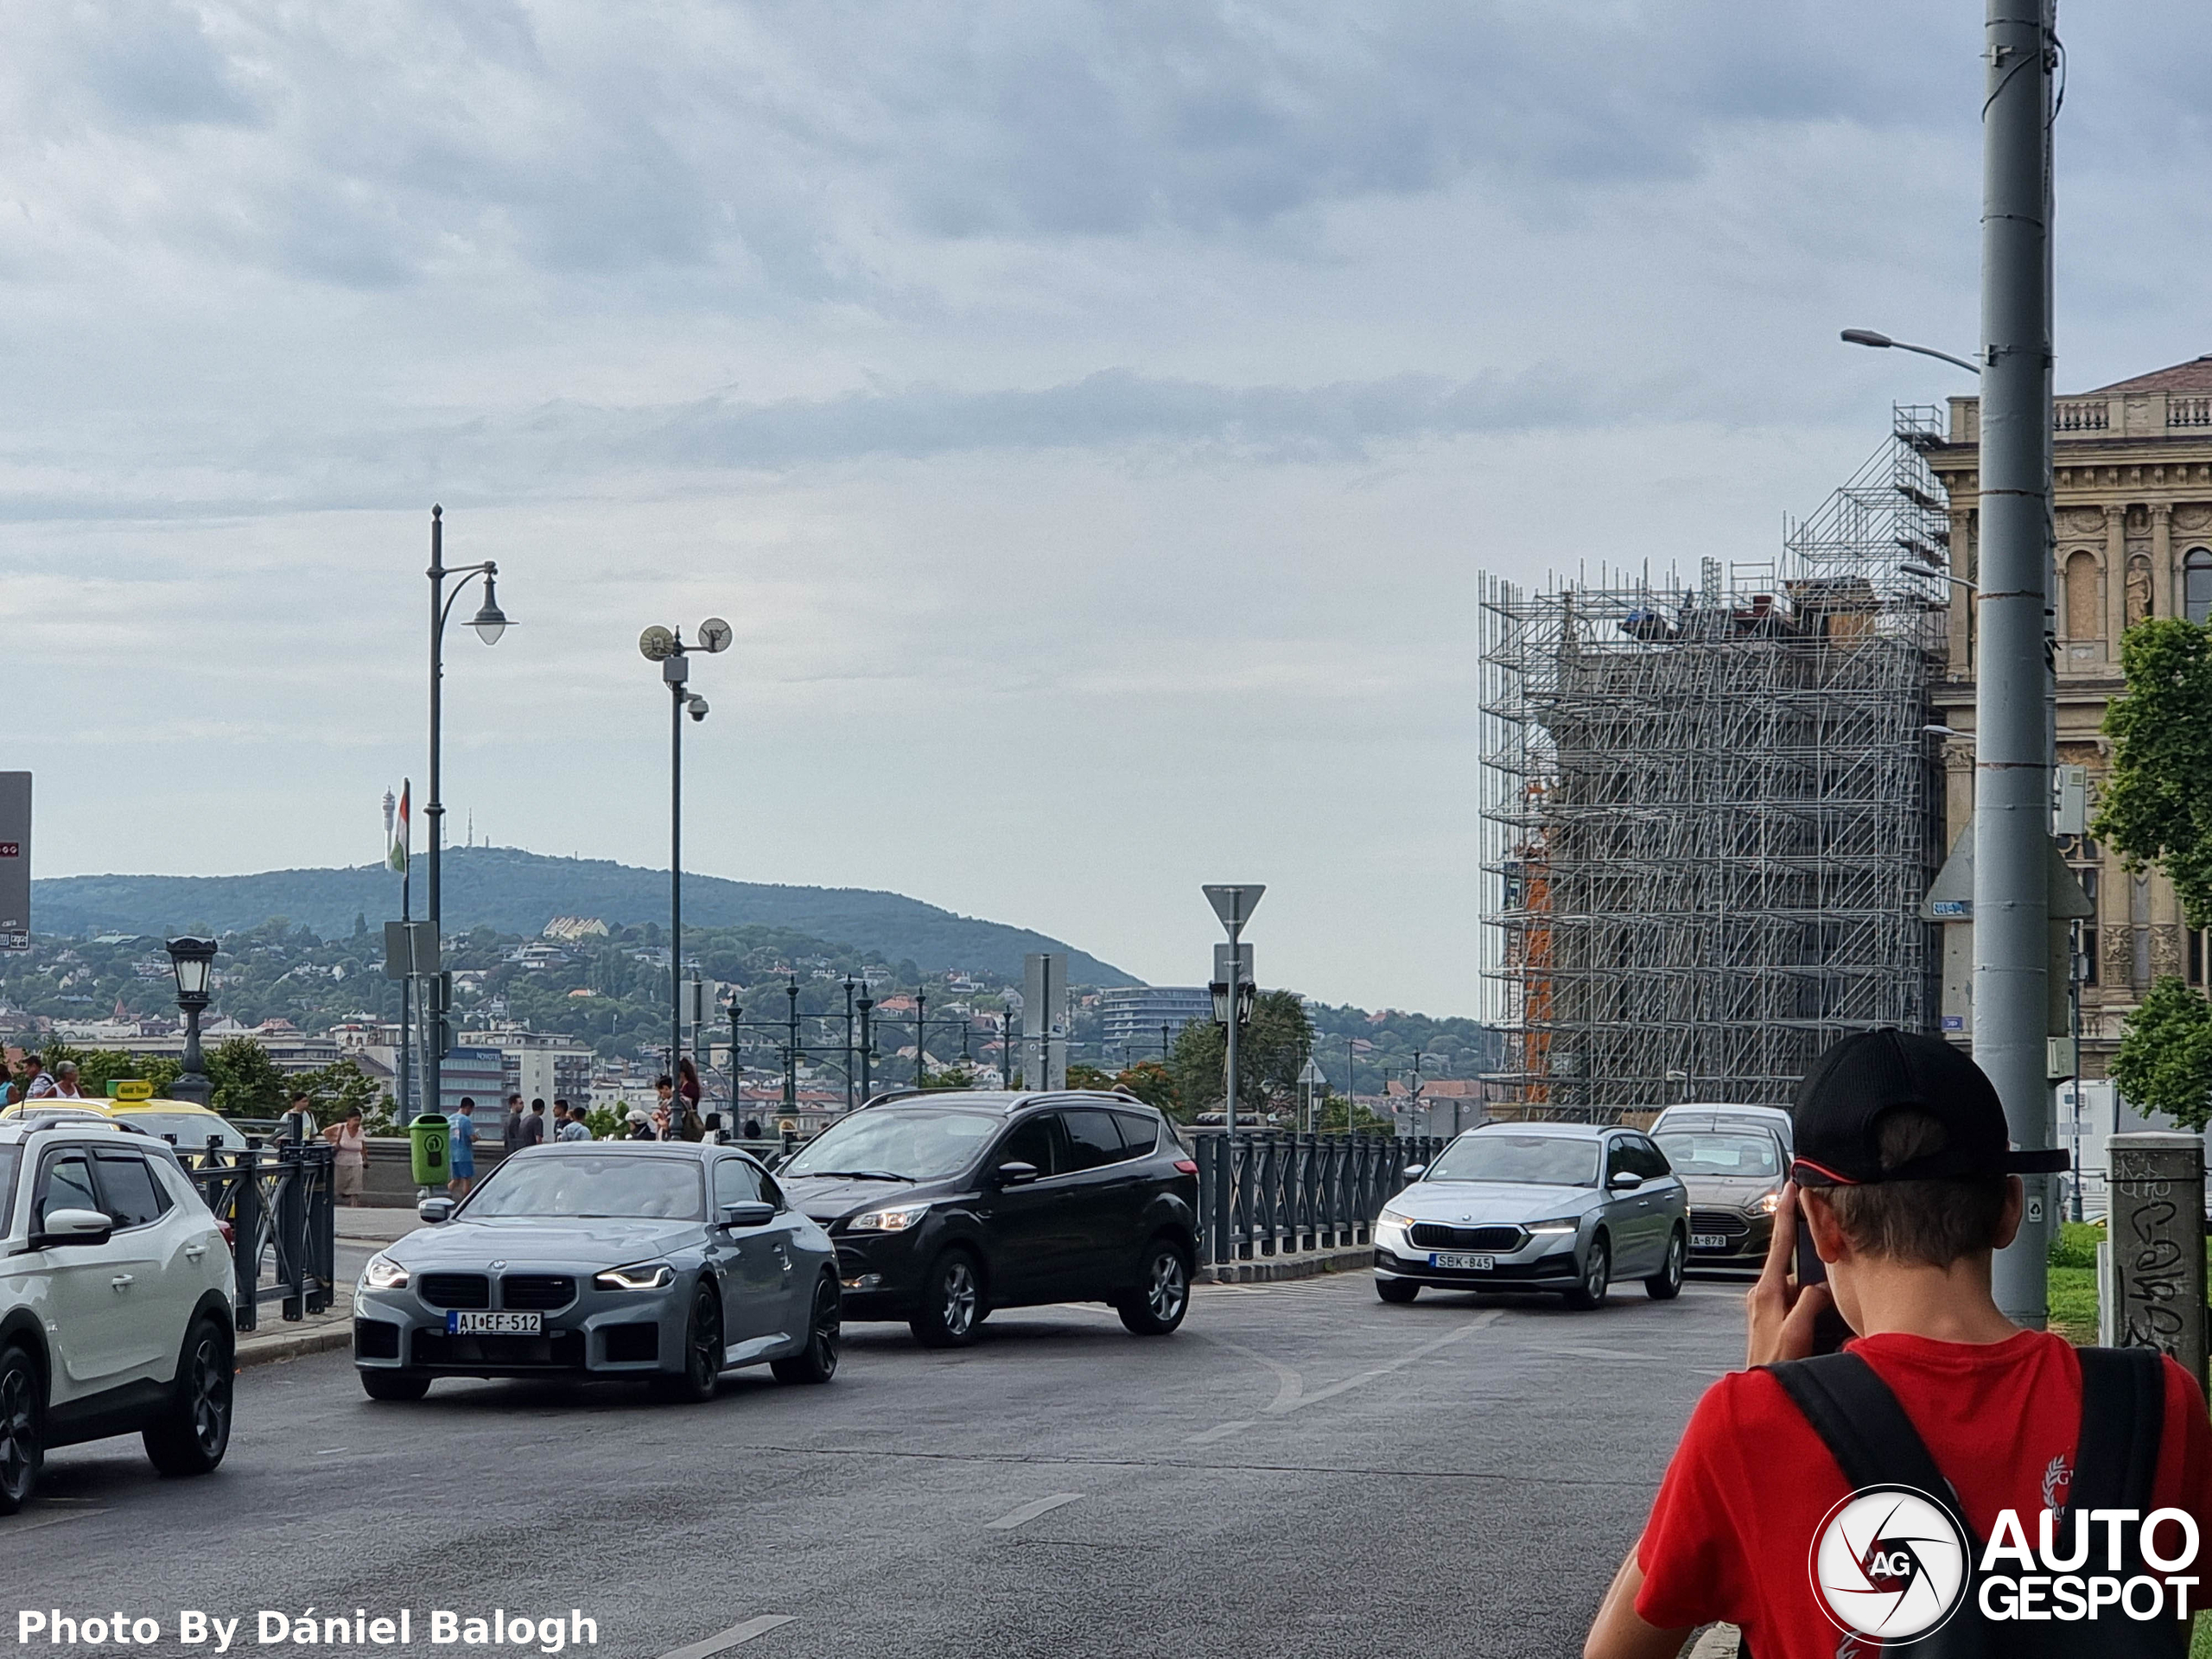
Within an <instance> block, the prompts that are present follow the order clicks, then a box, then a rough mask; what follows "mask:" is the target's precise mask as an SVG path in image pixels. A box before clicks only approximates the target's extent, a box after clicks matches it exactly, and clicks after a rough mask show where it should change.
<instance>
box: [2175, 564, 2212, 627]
mask: <svg viewBox="0 0 2212 1659" xmlns="http://www.w3.org/2000/svg"><path fill="white" fill-rule="evenodd" d="M2181 570H2182V575H2181V603H2182V614H2183V616H2185V617H2187V618H2188V619H2189V620H2190V621H2192V622H2212V548H2203V547H2192V548H2190V550H2189V553H2188V555H2187V556H2185V557H2184V558H2183V560H2182V566H2181Z"/></svg>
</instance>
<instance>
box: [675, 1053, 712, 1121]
mask: <svg viewBox="0 0 2212 1659" xmlns="http://www.w3.org/2000/svg"><path fill="white" fill-rule="evenodd" d="M676 1092H677V1096H678V1097H679V1098H680V1099H681V1100H682V1101H683V1114H682V1126H683V1138H684V1139H685V1140H686V1141H699V1140H703V1139H704V1138H705V1137H706V1133H707V1126H706V1124H705V1123H704V1122H702V1121H701V1120H700V1116H699V1103H700V1101H701V1100H702V1098H704V1096H705V1091H704V1090H702V1089H701V1088H700V1087H699V1068H698V1067H697V1066H696V1065H692V1064H691V1057H690V1055H689V1054H679V1055H677V1058H676Z"/></svg>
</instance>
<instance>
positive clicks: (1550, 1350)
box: [1528, 1344, 1671, 1361]
mask: <svg viewBox="0 0 2212 1659" xmlns="http://www.w3.org/2000/svg"><path fill="white" fill-rule="evenodd" d="M1528 1351H1529V1353H1532V1354H1556V1355H1560V1356H1561V1357H1566V1358H1568V1359H1656V1360H1661V1361H1666V1360H1669V1359H1670V1358H1671V1356H1669V1355H1667V1354H1637V1353H1630V1351H1628V1350H1627V1349H1625V1348H1554V1347H1536V1346H1535V1345H1533V1344H1532V1345H1531V1346H1530V1347H1529V1350H1528Z"/></svg>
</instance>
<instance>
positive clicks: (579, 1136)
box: [553, 1106, 592, 1141]
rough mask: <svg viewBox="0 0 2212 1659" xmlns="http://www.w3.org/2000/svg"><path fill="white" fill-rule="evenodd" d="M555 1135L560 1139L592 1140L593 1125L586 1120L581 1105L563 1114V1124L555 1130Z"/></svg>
mask: <svg viewBox="0 0 2212 1659" xmlns="http://www.w3.org/2000/svg"><path fill="white" fill-rule="evenodd" d="M553 1135H554V1138H555V1139H556V1140H558V1141H588V1140H590V1139H591V1138H592V1136H591V1125H590V1124H588V1123H587V1122H584V1112H583V1108H582V1107H581V1106H579V1107H576V1108H575V1109H573V1110H571V1111H567V1112H564V1113H563V1115H562V1118H561V1126H560V1127H559V1128H556V1129H555V1130H554V1131H553Z"/></svg>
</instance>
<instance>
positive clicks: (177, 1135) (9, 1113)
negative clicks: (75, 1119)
mask: <svg viewBox="0 0 2212 1659" xmlns="http://www.w3.org/2000/svg"><path fill="white" fill-rule="evenodd" d="M55 1111H86V1112H91V1113H94V1114H97V1115H98V1116H101V1117H106V1118H112V1119H113V1120H115V1121H116V1122H119V1123H128V1124H129V1125H130V1127H131V1128H134V1129H138V1130H141V1131H143V1133H145V1134H147V1135H152V1136H154V1137H155V1139H156V1140H160V1141H168V1143H169V1144H170V1145H172V1146H174V1147H175V1148H176V1151H177V1156H178V1157H179V1158H180V1159H181V1160H183V1161H184V1163H185V1166H186V1167H187V1168H190V1167H192V1166H194V1165H196V1164H197V1163H198V1162H199V1161H200V1160H201V1159H202V1158H204V1157H206V1156H207V1142H208V1141H210V1140H213V1141H218V1142H219V1143H220V1144H221V1146H222V1147H223V1148H224V1150H226V1151H230V1152H242V1151H244V1150H245V1135H242V1134H241V1133H239V1131H238V1126H237V1125H236V1124H234V1123H232V1122H231V1121H230V1119H228V1118H226V1117H225V1116H222V1115H221V1114H220V1113H219V1112H211V1111H209V1110H208V1109H207V1108H206V1107H205V1106H200V1105H197V1104H195V1103H193V1102H191V1101H188V1100H160V1099H156V1097H155V1096H154V1085H153V1084H150V1083H146V1082H143V1081H140V1080H137V1079H132V1078H122V1079H118V1081H116V1082H113V1083H111V1084H108V1086H107V1094H106V1095H105V1096H98V1095H88V1096H83V1097H82V1098H79V1099H73V1100H61V1099H57V1098H55V1097H54V1096H52V1095H48V1096H44V1097H43V1098H41V1099H39V1100H27V1101H22V1102H20V1103H17V1104H16V1105H13V1106H10V1108H8V1109H7V1110H6V1111H4V1112H0V1120H5V1119H7V1118H11V1117H17V1116H25V1115H27V1114H35V1113H40V1112H55Z"/></svg>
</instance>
